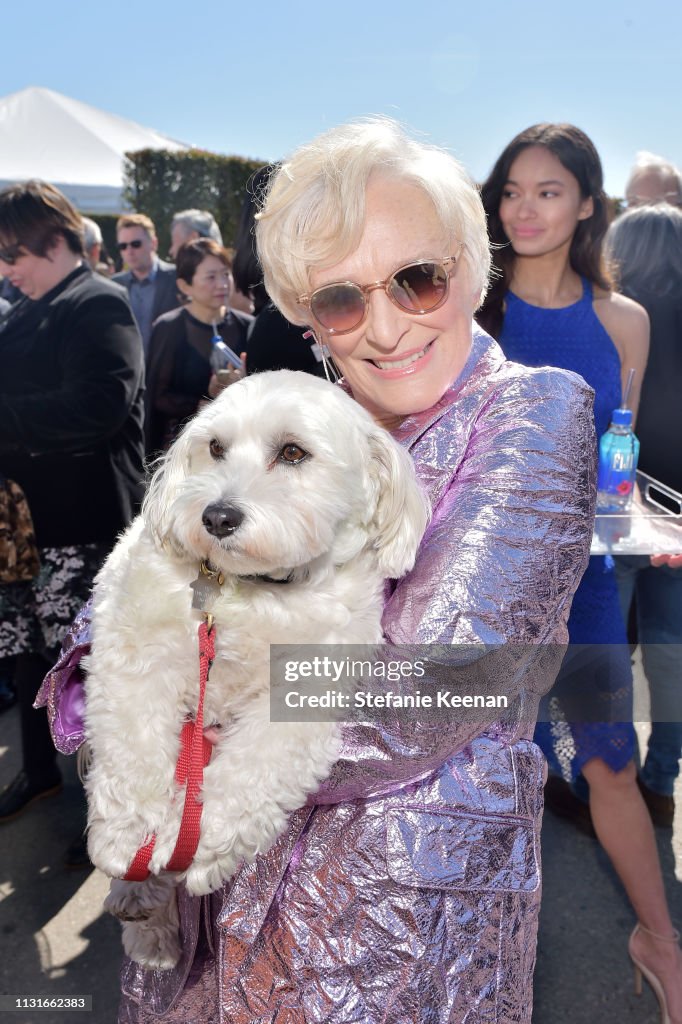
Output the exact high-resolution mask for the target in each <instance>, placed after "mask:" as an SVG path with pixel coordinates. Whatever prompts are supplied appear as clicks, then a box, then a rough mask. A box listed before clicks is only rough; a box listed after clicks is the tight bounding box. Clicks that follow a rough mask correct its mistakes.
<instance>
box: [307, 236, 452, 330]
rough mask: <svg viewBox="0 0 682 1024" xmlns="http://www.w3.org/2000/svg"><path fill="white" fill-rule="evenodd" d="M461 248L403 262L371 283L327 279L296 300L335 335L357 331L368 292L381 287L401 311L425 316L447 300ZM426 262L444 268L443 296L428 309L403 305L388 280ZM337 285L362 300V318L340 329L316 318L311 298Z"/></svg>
mask: <svg viewBox="0 0 682 1024" xmlns="http://www.w3.org/2000/svg"><path fill="white" fill-rule="evenodd" d="M463 248H464V243H460V247H459V250H458V252H457V255H456V256H443V257H442V258H441V259H437V260H433V259H431V260H412V261H411V262H410V263H403V264H402V265H401V266H399V267H398V268H397V270H394V271H393V273H392V274H389V276H388V277H387V278H386V279H385V280H384V281H373V282H372V284H366V285H362V284H357V282H355V281H329V282H328V283H327V284H323V285H320V287H319V288H316V289H315V290H314V291H312V292H310V294H309V295H299V296H298V298H297V299H296V301H297V302H298V303H299V305H301V306H303V307H304V309H307V310H308V311H309V312H310V315H311V316H312V317H313V319H314V320H315V321H316V323H318V324H319V325H320V327H321V328H322V330H323V331H326V332H327V334H329V335H331V336H336V335H339V334H351V333H352V332H353V331H357V329H358V327H361V326H362V324H364V322H365V320H366V319H367V313H368V311H369V293H370V292H373V291H376V290H377V289H379V288H381V289H383V291H384V292H385V293H386V296H387V298H388V299H389V300H390V301H391V302H392V303H393V305H394V306H395V307H396V309H399V310H400V312H401V313H407V314H409V315H410V316H426V314H427V313H433V312H434V311H435V310H437V309H440V307H441V306H443V305H444V304H445V303H446V302H447V300H448V296H449V295H450V277H451V276H452V273H453V271H454V270H455V269H456V267H457V261H458V259H459V258H460V256H461V255H462V249H463ZM427 263H433V264H435V265H436V266H439V267H442V268H443V270H445V291H444V293H443V297H442V298H441V299H440V300H439V301H438V302H437V303H436V304H435V305H433V306H429V308H428V309H408V308H407V307H406V306H403V305H402V304H401V303H400V302H398V300H397V299H396V297H395V296H394V295H392V294H391V293H390V291H389V287H388V286H389V284H390V282H391V281H392V280H393V279H394V278H395V277H396V276H397V275H398V274H399V273H400V272H401V270H407V269H408V268H411V267H422V266H424V265H425V264H427ZM448 268H450V269H448ZM339 285H347V286H349V287H351V288H354V289H355V290H356V292H360V294H361V295H362V300H363V314H362V318H361V319H360V320H358V322H357V323H356V324H354V325H353V327H346V328H345V329H344V330H342V331H341V330H337V329H336V328H335V327H325V325H324V324H323V323H322V322H321V321H320V320H318V319H317V317H316V316H315V314H314V312H313V309H312V303H313V299H314V298H315V296H316V295H317V294H318V293H319V292H321V291H324V290H325V289H326V288H338V287H339Z"/></svg>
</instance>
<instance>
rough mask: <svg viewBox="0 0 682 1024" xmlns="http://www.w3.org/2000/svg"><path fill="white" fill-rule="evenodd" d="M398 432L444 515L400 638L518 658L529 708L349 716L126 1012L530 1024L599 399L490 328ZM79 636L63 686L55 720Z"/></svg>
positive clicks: (185, 920) (400, 622) (64, 667)
mask: <svg viewBox="0 0 682 1024" xmlns="http://www.w3.org/2000/svg"><path fill="white" fill-rule="evenodd" d="M396 436H397V438H398V440H400V441H401V442H402V443H404V444H405V445H406V446H407V447H408V448H409V450H410V452H411V453H412V455H413V457H414V460H415V463H416V466H417V469H418V472H419V476H420V478H421V480H422V482H423V484H424V485H425V487H426V488H427V490H428V492H429V495H430V498H431V502H432V506H433V509H434V515H433V520H432V523H431V526H430V528H429V530H428V533H427V535H426V537H425V538H424V541H423V543H422V547H421V549H420V553H419V557H418V559H417V564H416V566H415V568H414V570H413V571H412V573H411V574H410V575H409V576H407V577H406V578H405V579H403V580H401V581H400V582H399V583H398V584H397V585H396V586H395V589H394V590H393V591H392V593H391V594H390V596H389V598H388V600H387V603H386V607H385V612H384V620H383V621H384V629H385V634H386V638H387V640H388V641H390V642H393V643H399V644H405V643H409V644H414V643H419V644H442V645H448V646H450V647H451V649H452V652H453V654H452V657H453V660H454V661H456V660H457V659H459V660H460V661H461V660H462V657H463V655H462V651H469V652H472V651H473V650H474V648H473V646H472V645H486V647H485V651H492V650H497V651H501V652H502V653H501V655H500V658H499V659H498V660H496V661H494V662H493V665H494V666H495V667H494V671H493V675H494V676H495V678H491V674H490V673H488V675H487V676H486V672H485V669H481V672H480V673H479V675H480V678H479V681H482V683H483V684H485V685H488V686H490V687H493V688H494V687H495V686H496V687H497V688H498V689H500V688H502V689H503V691H504V692H505V693H506V694H508V695H510V696H511V697H512V698H513V700H512V702H511V705H510V707H509V709H508V710H507V712H506V713H505V715H504V716H503V717H502V718H500V716H499V712H494V713H493V712H491V713H490V716H491V717H490V718H489V719H482V718H481V717H480V715H478V716H476V717H470V718H469V719H468V720H467V719H465V718H463V717H462V716H456V715H454V714H452V715H450V716H443V717H438V718H437V719H434V720H425V719H423V718H420V716H419V714H418V713H415V714H414V717H412V718H407V717H406V716H405V714H404V713H403V715H402V716H400V717H398V716H397V715H395V716H391V714H390V713H388V714H384V715H383V716H382V718H381V720H380V721H376V722H369V723H365V724H357V723H356V724H353V723H349V724H346V725H344V726H343V728H344V746H343V749H342V754H341V757H340V759H339V761H338V762H337V764H336V765H335V766H334V769H333V770H332V773H331V775H330V777H329V779H328V780H327V782H326V783H324V784H323V785H322V787H321V788H320V790H319V791H318V792H317V793H316V794H314V796H313V797H312V798H311V799H310V801H309V803H308V806H306V807H304V808H301V810H299V811H298V812H296V814H294V815H293V816H292V818H291V820H290V825H289V830H288V832H287V833H286V834H285V835H283V836H281V837H280V839H279V840H278V842H277V843H276V844H275V846H274V847H273V848H272V849H271V850H270V851H269V852H268V853H267V854H266V855H264V856H262V857H261V858H260V859H259V860H258V861H257V862H256V863H255V864H253V865H251V866H249V867H245V868H243V869H242V870H241V871H240V872H239V873H238V874H237V875H236V877H235V878H234V879H233V881H232V883H231V885H230V886H229V887H226V888H225V889H224V890H223V891H221V892H218V893H214V894H213V895H212V896H210V897H204V898H203V900H202V899H192V898H189V897H187V895H186V894H184V893H183V895H181V897H180V912H181V919H182V928H183V934H184V942H183V947H184V953H183V958H182V960H181V962H180V964H179V965H178V967H177V968H176V969H175V970H173V971H169V972H162V971H153V972H152V971H145V970H144V969H142V968H141V967H139V966H138V965H136V964H133V963H130V962H126V963H125V964H124V967H123V976H122V980H123V993H124V997H123V1002H122V1005H121V1010H120V1017H119V1021H120V1022H124V1024H132V1022H133V1021H134V1022H142V1021H145V1022H146V1021H149V1022H151V1021H158V1020H159V1019H161V1020H163V1021H165V1022H167V1024H171V1022H178V1024H180V1022H182V1024H186V1022H196V1024H200V1022H201V1024H219V1022H220V1024H228V1022H229V1024H379V1022H381V1024H412V1022H414V1024H417V1022H427V1021H428V1022H429V1024H441V1022H443V1024H444V1022H446V1021H447V1022H462V1024H463V1022H466V1024H475V1022H476V1024H479V1022H484V1021H485V1022H486V1024H488V1022H505V1024H506V1022H515V1024H519V1022H529V1021H530V1018H531V1006H532V987H531V982H532V971H533V966H534V960H535V940H536V930H537V912H538V906H539V900H540V868H539V842H538V839H539V827H540V817H541V807H542V798H541V794H542V783H543V775H544V766H543V759H542V756H541V754H540V752H539V750H538V749H537V748H536V747H535V746H534V744H533V743H532V741H531V737H532V731H533V723H534V718H535V714H536V709H537V703H538V700H539V698H540V696H541V695H542V694H543V693H544V692H546V691H547V689H549V687H550V686H551V684H552V682H553V679H554V677H555V675H556V672H557V671H558V667H559V664H560V661H561V655H562V648H561V645H562V644H563V643H565V641H566V629H565V623H566V619H567V617H568V612H569V608H570V604H571V599H572V595H573V592H574V590H575V588H576V586H577V583H578V581H579V579H580V576H581V574H582V572H583V570H584V568H585V565H586V563H587V557H588V551H589V546H590V538H591V533H592V516H593V511H594V509H593V503H594V465H593V462H594V452H595V450H596V445H595V439H594V426H593V418H592V392H591V390H590V389H589V388H588V387H587V385H586V384H585V383H584V382H583V381H582V379H581V378H579V377H576V376H575V375H573V374H570V373H567V372H565V371H562V370H555V369H539V370H534V369H527V368H525V367H521V366H518V365H516V364H512V363H508V362H506V361H505V359H504V356H503V354H502V352H501V351H500V349H499V348H498V346H497V345H496V344H495V343H494V342H493V341H492V340H491V339H490V338H488V337H487V336H486V335H484V334H482V333H480V332H477V333H476V334H475V336H474V342H473V348H472V352H471V355H470V358H469V360H468V362H467V365H466V366H465V368H464V371H463V372H462V374H461V375H460V377H459V379H458V380H457V381H456V382H455V383H454V384H453V385H452V387H451V388H450V389H449V390H448V391H447V392H446V394H445V395H444V396H443V398H442V400H441V401H440V402H439V404H438V406H437V407H436V408H434V409H431V410H430V411H429V412H427V413H422V414H418V415H415V416H411V417H409V418H408V419H407V420H405V421H404V422H403V424H402V425H401V427H400V429H399V430H398V432H397V435H396ZM80 639H83V638H80ZM74 643H75V646H73V645H74ZM71 644H72V646H71V649H70V650H69V649H67V650H65V653H64V656H63V658H62V661H61V662H60V665H59V666H58V667H57V669H56V670H55V671H54V672H53V673H52V674H51V676H49V677H48V679H47V681H46V686H45V687H44V690H45V694H47V695H48V697H49V695H50V694H51V697H49V702H50V701H51V716H52V718H53V719H54V718H55V714H57V713H58V707H59V699H58V695H59V692H60V690H63V688H64V683H65V680H66V678H67V676H68V673H69V671H70V670H69V668H68V665H69V659H71V664H73V662H74V658H75V657H77V649H78V646H79V637H78V636H77V635H74V636H72V638H71ZM500 645H502V646H501V647H500ZM477 650H478V652H479V654H478V655H477V656H476V657H474V658H473V659H471V660H472V661H473V662H474V663H475V664H476V665H478V666H479V667H480V666H481V665H485V664H486V659H485V658H481V657H480V654H481V652H482V651H483V650H484V649H483V648H481V647H480V646H479V647H478V648H477ZM465 660H466V659H465ZM423 688H424V687H423V684H422V689H423ZM45 694H44V696H45ZM62 742H65V740H64V738H62ZM67 746H68V742H67Z"/></svg>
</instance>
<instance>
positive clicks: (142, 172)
mask: <svg viewBox="0 0 682 1024" xmlns="http://www.w3.org/2000/svg"><path fill="white" fill-rule="evenodd" d="M265 163H267V161H266V160H246V159H244V158H243V157H240V156H219V155H218V154H217V153H208V152H206V151H205V150H202V149H190V150H184V151H182V152H180V153H174V152H170V151H169V150H165V149H140V150H138V151H137V152H134V153H126V162H125V171H124V196H125V199H126V201H127V202H128V203H129V204H130V206H131V207H132V208H133V209H134V210H137V211H138V212H140V213H146V214H147V216H148V217H151V219H152V220H153V221H154V225H155V226H156V231H157V234H158V237H159V254H160V255H161V256H165V255H166V253H167V252H168V249H169V246H170V222H171V220H172V218H173V214H174V213H177V212H178V211H179V210H187V209H198V210H210V211H211V213H212V214H213V216H214V217H215V219H216V220H217V222H218V225H219V226H220V230H221V231H222V234H223V241H224V242H225V245H227V246H231V245H233V244H234V236H235V231H236V228H237V222H238V219H239V211H240V209H241V205H242V201H243V198H244V195H245V186H246V182H247V181H248V179H249V178H250V177H251V175H252V174H253V172H254V171H256V170H258V168H259V167H262V166H263V164H265Z"/></svg>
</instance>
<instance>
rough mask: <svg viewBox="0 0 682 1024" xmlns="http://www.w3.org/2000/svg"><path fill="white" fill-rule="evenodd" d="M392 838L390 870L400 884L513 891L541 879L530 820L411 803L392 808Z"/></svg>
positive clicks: (389, 824)
mask: <svg viewBox="0 0 682 1024" xmlns="http://www.w3.org/2000/svg"><path fill="white" fill-rule="evenodd" d="M386 842H387V863H388V873H389V876H390V877H391V878H392V879H393V881H394V882H398V883H399V884H400V885H405V886H409V887H411V888H417V889H444V890H449V891H456V890H459V891H469V892H474V891H476V892H509V893H513V892H534V891H535V890H536V889H537V888H538V886H539V884H540V868H539V863H538V855H537V844H536V837H535V830H534V828H533V822H532V821H530V820H527V819H522V818H514V817H506V816H498V817H496V816H493V815H485V816H484V815H476V814H458V813H456V812H447V811H430V810H425V809H424V808H421V807H405V808H402V809H400V810H398V809H396V810H390V811H388V813H387V822H386Z"/></svg>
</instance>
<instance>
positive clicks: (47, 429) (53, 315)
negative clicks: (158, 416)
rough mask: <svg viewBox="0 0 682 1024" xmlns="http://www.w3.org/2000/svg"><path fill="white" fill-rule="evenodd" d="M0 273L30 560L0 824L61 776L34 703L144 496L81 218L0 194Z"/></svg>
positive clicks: (1, 596) (7, 442)
mask: <svg viewBox="0 0 682 1024" xmlns="http://www.w3.org/2000/svg"><path fill="white" fill-rule="evenodd" d="M0 274H3V275H4V276H5V277H7V278H8V279H9V280H10V281H11V283H12V284H13V285H15V286H16V287H17V288H18V289H19V290H20V291H21V293H22V295H23V298H22V299H20V300H19V301H18V302H17V303H16V304H15V305H14V306H13V308H12V310H11V312H10V314H9V315H8V317H7V318H6V319H5V320H3V321H2V324H0V472H1V473H2V474H3V475H4V476H5V477H7V478H9V479H11V480H14V481H16V482H17V483H18V484H19V485H20V486H21V487H22V489H23V491H24V493H25V495H26V498H27V501H28V505H29V507H30V510H31V514H32V517H33V524H34V527H35V533H36V540H37V544H38V548H39V552H40V558H41V569H40V573H39V575H38V576H37V577H36V579H34V580H33V581H31V582H29V583H26V582H17V583H8V584H3V585H0V657H1V656H3V655H18V657H17V674H16V684H17V692H18V697H19V703H20V710H21V727H22V743H23V769H22V771H21V772H20V773H19V775H18V776H17V777H16V778H15V779H14V780H13V781H12V782H11V783H10V784H9V786H7V788H6V789H5V790H4V791H3V793H2V794H1V795H0V821H8V820H10V819H12V818H15V817H16V816H17V815H18V814H20V813H21V812H22V811H23V810H24V809H25V808H26V807H27V806H28V805H29V804H30V803H32V802H33V801H34V800H37V799H39V798H40V797H44V796H48V795H50V794H51V793H55V792H57V791H58V790H59V788H60V787H61V778H60V773H59V769H58V766H57V762H56V756H55V751H54V748H53V746H52V742H51V738H50V735H49V730H48V725H47V718H46V715H45V711H44V709H41V710H40V711H35V710H33V708H32V704H33V699H34V697H35V695H36V692H37V690H38V687H39V686H40V683H41V682H42V679H43V676H44V675H45V674H46V672H47V671H48V669H49V668H50V667H51V665H52V664H53V663H54V661H55V658H56V656H57V655H58V653H59V649H60V646H61V641H62V639H63V637H64V635H65V633H66V631H67V629H68V627H69V625H70V623H71V621H72V619H73V617H74V615H75V614H76V612H77V611H78V609H79V608H80V606H81V605H82V604H83V603H84V601H85V600H87V597H88V594H89V590H90V586H91V583H92V579H93V577H94V575H95V573H96V572H97V569H98V568H99V565H100V564H101V562H102V560H103V559H104V557H105V556H106V555H107V553H108V551H109V550H110V549H111V547H112V546H113V544H114V542H115V540H116V537H117V535H118V533H119V532H120V531H121V530H122V529H123V528H124V527H125V526H126V525H127V524H128V523H129V522H130V520H131V518H132V516H133V515H134V514H135V512H136V510H137V508H138V506H139V503H140V501H141V499H142V493H143V478H144V471H143V463H142V460H143V450H144V448H143V393H144V360H143V353H142V343H141V339H140V334H139V331H138V329H137V326H136V324H135V320H134V317H133V315H132V311H131V308H130V304H129V302H128V298H127V296H126V294H125V292H124V291H123V289H121V288H120V287H119V286H117V285H115V284H112V283H111V282H110V281H107V280H106V279H105V278H103V277H101V276H99V275H97V274H93V272H92V271H91V270H90V268H89V267H88V266H87V263H86V262H85V259H84V253H83V233H82V222H81V218H80V215H79V214H78V213H77V211H76V210H75V209H74V208H73V207H72V206H71V204H70V203H69V202H68V200H67V199H66V198H65V197H64V196H63V195H62V194H61V193H60V192H59V191H58V190H57V189H55V188H54V187H53V186H51V185H48V184H46V183H44V182H39V181H29V182H26V183H25V184H22V185H14V186H11V187H10V188H6V189H4V190H3V191H2V192H0Z"/></svg>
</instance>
